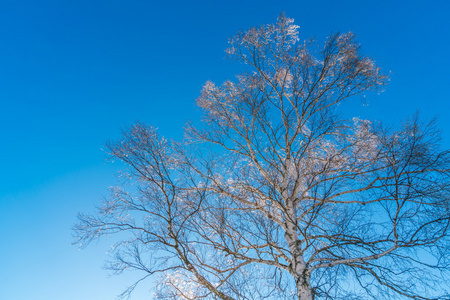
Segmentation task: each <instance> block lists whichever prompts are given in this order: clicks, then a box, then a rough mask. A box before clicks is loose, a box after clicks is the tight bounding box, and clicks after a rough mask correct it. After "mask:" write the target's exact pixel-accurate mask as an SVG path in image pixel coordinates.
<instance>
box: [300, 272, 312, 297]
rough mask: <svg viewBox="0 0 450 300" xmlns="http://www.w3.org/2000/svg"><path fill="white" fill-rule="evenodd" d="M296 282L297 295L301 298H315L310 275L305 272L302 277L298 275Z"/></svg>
mask: <svg viewBox="0 0 450 300" xmlns="http://www.w3.org/2000/svg"><path fill="white" fill-rule="evenodd" d="M296 284H297V296H298V299H299V300H313V299H314V295H313V291H312V288H311V283H310V277H309V275H307V274H303V275H301V276H300V277H298V278H297V280H296Z"/></svg>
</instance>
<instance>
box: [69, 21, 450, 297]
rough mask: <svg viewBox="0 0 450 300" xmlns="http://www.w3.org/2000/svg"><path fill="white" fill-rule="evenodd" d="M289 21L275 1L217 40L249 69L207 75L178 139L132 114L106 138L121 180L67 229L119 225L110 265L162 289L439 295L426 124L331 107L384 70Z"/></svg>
mask: <svg viewBox="0 0 450 300" xmlns="http://www.w3.org/2000/svg"><path fill="white" fill-rule="evenodd" d="M298 28H299V27H298V26H296V25H294V23H293V20H292V19H290V18H287V17H286V16H285V15H283V14H282V15H280V16H279V17H278V20H277V23H276V24H271V25H266V26H261V27H255V28H251V29H249V30H247V31H245V32H241V33H238V34H237V35H236V36H235V37H233V38H232V39H230V48H229V49H227V51H226V52H227V55H228V56H229V57H230V58H231V59H233V60H237V61H240V62H243V63H244V64H246V65H247V67H248V71H247V72H245V73H243V74H241V75H239V76H237V79H236V80H235V81H226V82H225V83H223V84H222V85H220V86H217V85H215V84H214V83H212V82H207V83H206V84H205V85H204V87H203V90H202V92H201V95H200V97H199V98H198V99H197V105H198V106H199V107H200V108H201V109H202V111H203V119H202V124H201V125H199V126H194V125H192V124H188V125H187V126H186V137H185V138H184V139H183V140H181V141H174V140H170V139H166V138H163V137H161V136H160V135H159V134H158V133H157V131H156V130H155V129H154V128H153V127H149V126H146V125H144V124H141V123H138V124H135V125H133V126H131V127H129V128H128V129H126V130H124V131H123V137H122V138H121V139H120V140H119V141H113V142H109V143H107V148H108V150H109V153H110V155H111V156H112V157H113V158H116V159H119V160H121V161H122V162H123V163H124V165H125V166H126V167H127V168H126V177H127V179H126V180H125V181H124V183H123V185H122V186H120V187H117V188H113V189H112V190H111V193H110V196H109V197H108V198H106V199H105V201H104V202H103V206H102V207H101V208H100V209H99V211H98V213H97V214H95V215H80V221H79V223H78V224H77V225H76V227H75V232H76V237H77V242H78V243H80V244H83V245H85V244H88V243H89V242H91V241H92V240H96V239H98V238H100V237H101V236H104V235H110V234H115V235H117V236H118V238H119V242H118V243H117V244H116V245H115V246H114V247H115V251H114V253H115V254H114V257H113V261H112V262H111V264H110V267H111V268H112V269H113V270H115V271H117V272H119V273H120V272H122V271H123V270H125V269H136V270H140V271H141V272H143V278H146V277H148V276H154V277H155V278H157V280H158V284H157V286H156V291H155V293H156V297H157V298H162V299H198V298H207V299H266V298H267V299H301V300H310V299H368V298H374V299H408V298H411V299H444V298H445V299H448V297H449V296H448V293H447V290H446V289H447V288H448V286H446V280H447V276H448V272H449V268H448V263H449V258H450V256H449V253H448V250H449V231H448V228H449V224H450V202H449V191H450V189H449V187H450V186H449V183H450V181H449V175H450V173H449V170H450V165H449V163H450V160H449V159H450V157H449V151H447V150H442V149H441V147H440V135H439V130H438V129H437V128H436V122H435V121H434V120H433V121H431V122H428V123H423V122H421V121H420V119H419V117H418V116H413V117H411V118H410V119H409V120H407V121H405V122H403V124H402V126H400V127H398V128H392V127H386V126H385V125H382V124H381V123H380V122H374V121H369V120H363V119H359V118H353V119H345V118H343V117H342V116H341V115H340V114H339V109H340V106H339V104H340V103H341V102H342V101H344V100H346V99H347V98H350V97H352V96H355V95H358V94H363V93H365V92H368V91H380V90H381V89H382V88H383V87H384V86H385V85H386V83H387V81H388V78H387V76H386V75H384V74H383V73H382V72H381V70H380V68H379V67H378V66H377V64H376V63H375V62H374V60H373V59H371V58H369V57H366V56H364V55H363V54H362V53H361V51H360V46H359V45H358V43H357V42H356V40H355V35H354V34H352V33H345V34H333V35H331V36H330V37H329V38H328V39H327V40H326V42H325V45H323V46H321V47H319V46H318V45H317V43H316V42H315V41H314V40H300V38H299V34H298ZM136 284H137V283H136ZM134 287H135V285H133V286H131V287H130V289H128V290H127V291H125V293H124V295H127V294H128V293H129V292H131V291H132V290H133V289H134ZM446 297H447V298H446Z"/></svg>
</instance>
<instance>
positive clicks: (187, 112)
mask: <svg viewBox="0 0 450 300" xmlns="http://www.w3.org/2000/svg"><path fill="white" fill-rule="evenodd" d="M281 11H284V12H285V13H286V15H287V16H289V17H292V18H294V19H295V22H296V24H298V25H300V27H301V28H300V36H301V37H305V38H309V37H311V36H315V37H317V39H318V40H319V41H320V40H323V39H324V38H325V37H326V36H327V35H328V34H329V33H331V32H336V31H341V32H346V31H350V30H351V31H353V32H354V33H356V35H357V36H358V40H359V41H360V43H361V44H362V48H363V51H364V53H366V54H367V55H369V56H372V57H374V58H375V59H376V61H377V62H378V63H379V64H380V66H381V67H382V68H383V70H385V71H386V72H391V83H390V85H389V86H388V87H387V88H386V91H385V92H384V93H382V94H381V95H375V94H374V95H372V94H371V95H368V96H367V98H366V101H367V103H368V104H369V105H368V106H363V105H362V102H361V100H360V99H359V98H357V99H353V100H352V102H351V103H350V104H348V105H347V106H345V109H346V110H347V111H346V113H347V114H349V115H354V116H359V117H362V118H370V119H376V120H383V121H386V122H399V121H400V120H402V119H405V118H407V117H408V116H409V115H411V114H412V113H414V112H415V111H416V110H419V111H421V113H422V116H423V117H424V118H425V119H427V118H428V119H429V118H431V117H434V116H436V115H438V116H439V120H440V127H441V128H442V130H443V141H444V145H445V146H446V147H447V148H450V90H449V87H450V75H449V70H450V55H449V53H450V23H449V21H448V14H449V12H450V2H449V1H446V0H442V1H438V0H434V1H427V0H423V1H413V0H409V1H393V0H390V1H385V0H378V1H346V0H342V1H334V0H329V1H325V0H316V1H300V0H296V1H280V0H278V1H242V0H241V1H234V0H233V1H215V0H203V1H194V0H192V1H167V0H166V1H151V0H146V1H145V0H129V1H127V2H125V1H116V0H108V1H104V0H98V1H92V0H91V1H87V0H78V1H68V0H67V1H66V0H58V1H56V0H41V1H35V0H34V1H31V0H29V1H24V0H0V41H1V42H0V128H1V129H0V168H1V171H2V172H0V187H1V188H0V240H1V244H0V257H2V267H1V268H0V283H1V284H0V285H1V286H2V288H0V299H8V300H22V299H30V300H51V299H58V300H75V299H77V300H79V299H96V300H107V299H114V298H115V296H116V295H117V294H119V293H120V292H121V291H123V289H124V288H125V287H126V286H127V284H131V283H132V282H133V279H135V278H136V275H137V274H125V275H123V276H118V277H117V276H114V277H109V275H110V274H109V273H108V271H105V270H102V268H101V267H102V265H103V262H104V260H105V259H106V258H107V256H106V254H105V252H106V251H107V249H108V243H107V242H106V243H105V242H101V243H99V244H97V245H92V246H91V247H89V248H87V249H84V250H78V248H77V247H75V246H71V245H70V243H71V241H72V237H71V234H72V233H71V227H72V225H73V224H74V223H75V222H76V215H77V212H89V211H93V208H94V206H95V205H96V204H98V203H99V200H100V198H101V196H102V195H104V194H106V190H107V188H108V186H111V185H115V183H116V181H115V173H116V172H117V170H118V169H119V168H120V165H118V164H110V163H107V162H106V155H105V153H104V152H103V151H102V150H101V148H102V146H103V143H104V142H105V140H107V139H113V138H115V137H118V136H119V135H120V130H121V128H123V127H125V126H127V125H129V124H131V123H133V122H135V121H137V120H139V121H143V122H146V123H148V124H151V125H155V126H157V127H158V128H159V130H160V132H161V133H162V134H163V135H166V136H169V137H174V138H178V137H181V135H182V127H183V124H184V123H185V121H186V120H195V119H198V118H199V111H198V110H197V109H196V107H195V105H194V101H195V99H196V98H197V97H198V96H199V93H200V89H201V87H202V85H203V84H204V82H205V81H206V80H212V81H214V82H218V83H220V82H221V81H223V80H225V79H233V77H234V75H236V74H237V72H238V70H239V69H240V68H241V66H240V65H237V64H235V63H233V62H230V61H227V60H226V59H224V57H225V54H224V50H225V48H226V47H227V41H228V38H229V37H231V36H233V35H234V34H235V33H236V32H237V31H238V30H245V29H246V28H249V27H251V26H256V25H260V24H267V23H272V22H275V20H276V17H277V15H278V14H279V13H280V12H281ZM149 283H150V282H149ZM148 290H149V286H148V285H147V286H146V285H143V286H141V287H140V288H138V290H137V291H136V293H135V294H134V295H133V296H132V298H131V299H132V300H135V299H151V296H150V294H149V293H148Z"/></svg>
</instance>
